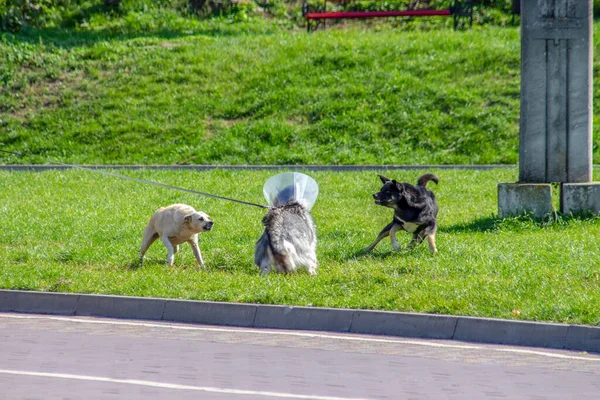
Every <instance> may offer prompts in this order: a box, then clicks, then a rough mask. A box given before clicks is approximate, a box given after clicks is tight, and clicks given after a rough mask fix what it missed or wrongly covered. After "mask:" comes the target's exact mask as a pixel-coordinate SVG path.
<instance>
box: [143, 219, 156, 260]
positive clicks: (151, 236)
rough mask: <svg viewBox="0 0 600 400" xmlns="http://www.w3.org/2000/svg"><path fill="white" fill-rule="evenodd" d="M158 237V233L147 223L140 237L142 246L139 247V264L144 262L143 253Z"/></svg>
mask: <svg viewBox="0 0 600 400" xmlns="http://www.w3.org/2000/svg"><path fill="white" fill-rule="evenodd" d="M156 239H158V233H157V232H156V231H155V230H154V228H153V227H152V226H150V225H147V226H146V228H145V229H144V237H143V239H142V247H140V265H142V263H143V262H144V254H146V251H147V250H148V248H149V247H150V246H151V245H152V243H154V241H155V240H156Z"/></svg>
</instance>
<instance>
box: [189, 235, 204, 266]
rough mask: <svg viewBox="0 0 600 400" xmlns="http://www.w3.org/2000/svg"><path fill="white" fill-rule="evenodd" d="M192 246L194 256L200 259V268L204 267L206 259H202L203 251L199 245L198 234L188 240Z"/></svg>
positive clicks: (197, 259)
mask: <svg viewBox="0 0 600 400" xmlns="http://www.w3.org/2000/svg"><path fill="white" fill-rule="evenodd" d="M188 243H189V244H190V246H192V251H193V252H194V257H196V261H198V265H199V266H200V268H204V260H203V259H202V253H201V252H200V246H198V235H194V236H193V237H192V238H191V239H190V240H188Z"/></svg>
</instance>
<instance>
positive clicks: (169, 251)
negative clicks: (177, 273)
mask: <svg viewBox="0 0 600 400" xmlns="http://www.w3.org/2000/svg"><path fill="white" fill-rule="evenodd" d="M160 240H162V242H163V243H164V244H165V247H166V248H167V265H169V267H170V266H172V265H173V261H174V260H175V249H174V248H173V244H172V243H171V241H170V240H169V237H168V236H164V235H163V236H161V237H160Z"/></svg>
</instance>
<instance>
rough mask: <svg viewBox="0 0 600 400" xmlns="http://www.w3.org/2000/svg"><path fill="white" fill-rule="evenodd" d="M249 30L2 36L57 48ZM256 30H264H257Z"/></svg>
mask: <svg viewBox="0 0 600 400" xmlns="http://www.w3.org/2000/svg"><path fill="white" fill-rule="evenodd" d="M249 33H252V31H251V30H248V29H235V28H229V27H227V26H224V25H221V24H214V25H208V24H207V26H198V27H193V28H190V29H184V28H181V29H179V28H157V29H149V30H146V31H134V30H131V31H128V30H127V29H123V31H118V30H110V29H101V30H94V31H91V30H90V31H82V30H76V29H73V28H44V29H33V28H29V29H27V30H26V31H23V32H20V33H17V34H6V35H5V39H6V40H10V41H14V42H21V43H31V44H38V43H40V41H43V42H44V43H48V44H52V45H53V46H56V47H58V48H62V49H66V50H70V49H72V48H75V47H82V46H84V47H85V46H92V45H94V44H97V43H101V42H108V41H113V42H114V41H128V40H132V39H139V38H155V39H177V38H181V37H190V36H210V37H235V36H242V35H247V34H249ZM256 33H267V32H265V31H262V30H260V29H258V30H257V31H256Z"/></svg>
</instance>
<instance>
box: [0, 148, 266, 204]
mask: <svg viewBox="0 0 600 400" xmlns="http://www.w3.org/2000/svg"><path fill="white" fill-rule="evenodd" d="M0 152H2V153H8V154H12V155H15V156H18V157H23V154H22V153H18V152H14V151H7V150H1V149H0ZM50 163H51V164H55V165H62V166H65V167H70V168H77V169H82V170H84V171H90V172H93V173H96V174H102V175H107V176H112V177H114V178H120V179H125V180H128V181H134V182H138V183H145V184H147V185H154V186H159V187H163V188H167V189H173V190H179V191H180V192H187V193H192V194H197V195H200V196H206V197H211V198H213V199H219V200H225V201H231V202H234V203H239V204H245V205H248V206H254V207H260V208H266V209H269V208H270V207H269V206H264V205H262V204H256V203H250V202H248V201H243V200H236V199H232V198H229V197H224V196H218V195H216V194H210V193H206V192H199V191H197V190H191V189H186V188H182V187H178V186H173V185H167V184H164V183H160V182H153V181H148V180H145V179H138V178H132V177H130V176H126V175H120V174H115V173H112V172H106V171H101V170H98V169H94V168H88V167H82V166H80V165H73V164H65V163H61V162H52V161H51V162H50Z"/></svg>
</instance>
